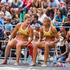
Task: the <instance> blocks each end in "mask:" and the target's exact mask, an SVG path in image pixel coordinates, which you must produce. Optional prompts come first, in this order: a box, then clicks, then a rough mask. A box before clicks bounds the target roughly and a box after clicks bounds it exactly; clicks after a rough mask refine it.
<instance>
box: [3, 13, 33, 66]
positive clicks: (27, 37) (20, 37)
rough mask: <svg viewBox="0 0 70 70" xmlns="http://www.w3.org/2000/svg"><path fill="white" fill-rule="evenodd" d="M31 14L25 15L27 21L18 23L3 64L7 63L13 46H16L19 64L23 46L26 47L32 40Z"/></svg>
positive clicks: (17, 62)
mask: <svg viewBox="0 0 70 70" xmlns="http://www.w3.org/2000/svg"><path fill="white" fill-rule="evenodd" d="M29 25H30V15H29V14H26V15H25V21H24V22H23V23H22V24H17V25H16V27H15V28H14V30H13V32H12V33H11V35H10V39H9V41H8V44H7V47H6V50H5V58H4V61H3V64H7V58H8V56H9V54H10V50H11V48H16V63H15V64H16V65H18V64H19V59H20V53H21V48H24V47H26V46H27V45H28V44H29V43H30V42H31V36H32V29H31V28H30V26H29Z"/></svg>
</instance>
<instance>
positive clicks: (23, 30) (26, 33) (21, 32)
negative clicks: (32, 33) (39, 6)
mask: <svg viewBox="0 0 70 70" xmlns="http://www.w3.org/2000/svg"><path fill="white" fill-rule="evenodd" d="M17 33H18V34H23V35H25V36H28V27H27V28H26V29H23V28H22V25H21V26H20V28H19V30H18V32H17Z"/></svg>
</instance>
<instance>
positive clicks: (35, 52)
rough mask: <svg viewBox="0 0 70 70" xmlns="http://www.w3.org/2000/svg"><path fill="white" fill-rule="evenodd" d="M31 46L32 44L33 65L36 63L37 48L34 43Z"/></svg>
mask: <svg viewBox="0 0 70 70" xmlns="http://www.w3.org/2000/svg"><path fill="white" fill-rule="evenodd" d="M32 44H33V64H35V63H36V57H37V49H38V47H37V45H36V43H34V42H33V43H32Z"/></svg>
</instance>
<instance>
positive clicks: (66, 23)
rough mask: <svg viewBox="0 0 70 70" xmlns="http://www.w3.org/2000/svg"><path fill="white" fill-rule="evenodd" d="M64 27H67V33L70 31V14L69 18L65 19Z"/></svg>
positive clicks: (69, 14)
mask: <svg viewBox="0 0 70 70" xmlns="http://www.w3.org/2000/svg"><path fill="white" fill-rule="evenodd" d="M63 26H65V28H66V31H69V26H70V13H68V14H67V17H66V18H65V19H64V22H63Z"/></svg>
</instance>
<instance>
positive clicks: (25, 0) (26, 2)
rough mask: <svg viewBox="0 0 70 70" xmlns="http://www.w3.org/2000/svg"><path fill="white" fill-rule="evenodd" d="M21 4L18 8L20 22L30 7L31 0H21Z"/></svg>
mask: <svg viewBox="0 0 70 70" xmlns="http://www.w3.org/2000/svg"><path fill="white" fill-rule="evenodd" d="M22 1H23V6H22V7H21V8H20V9H19V10H20V17H19V18H20V22H22V21H24V16H25V14H26V13H27V12H28V10H29V9H30V7H31V5H32V0H22Z"/></svg>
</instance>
